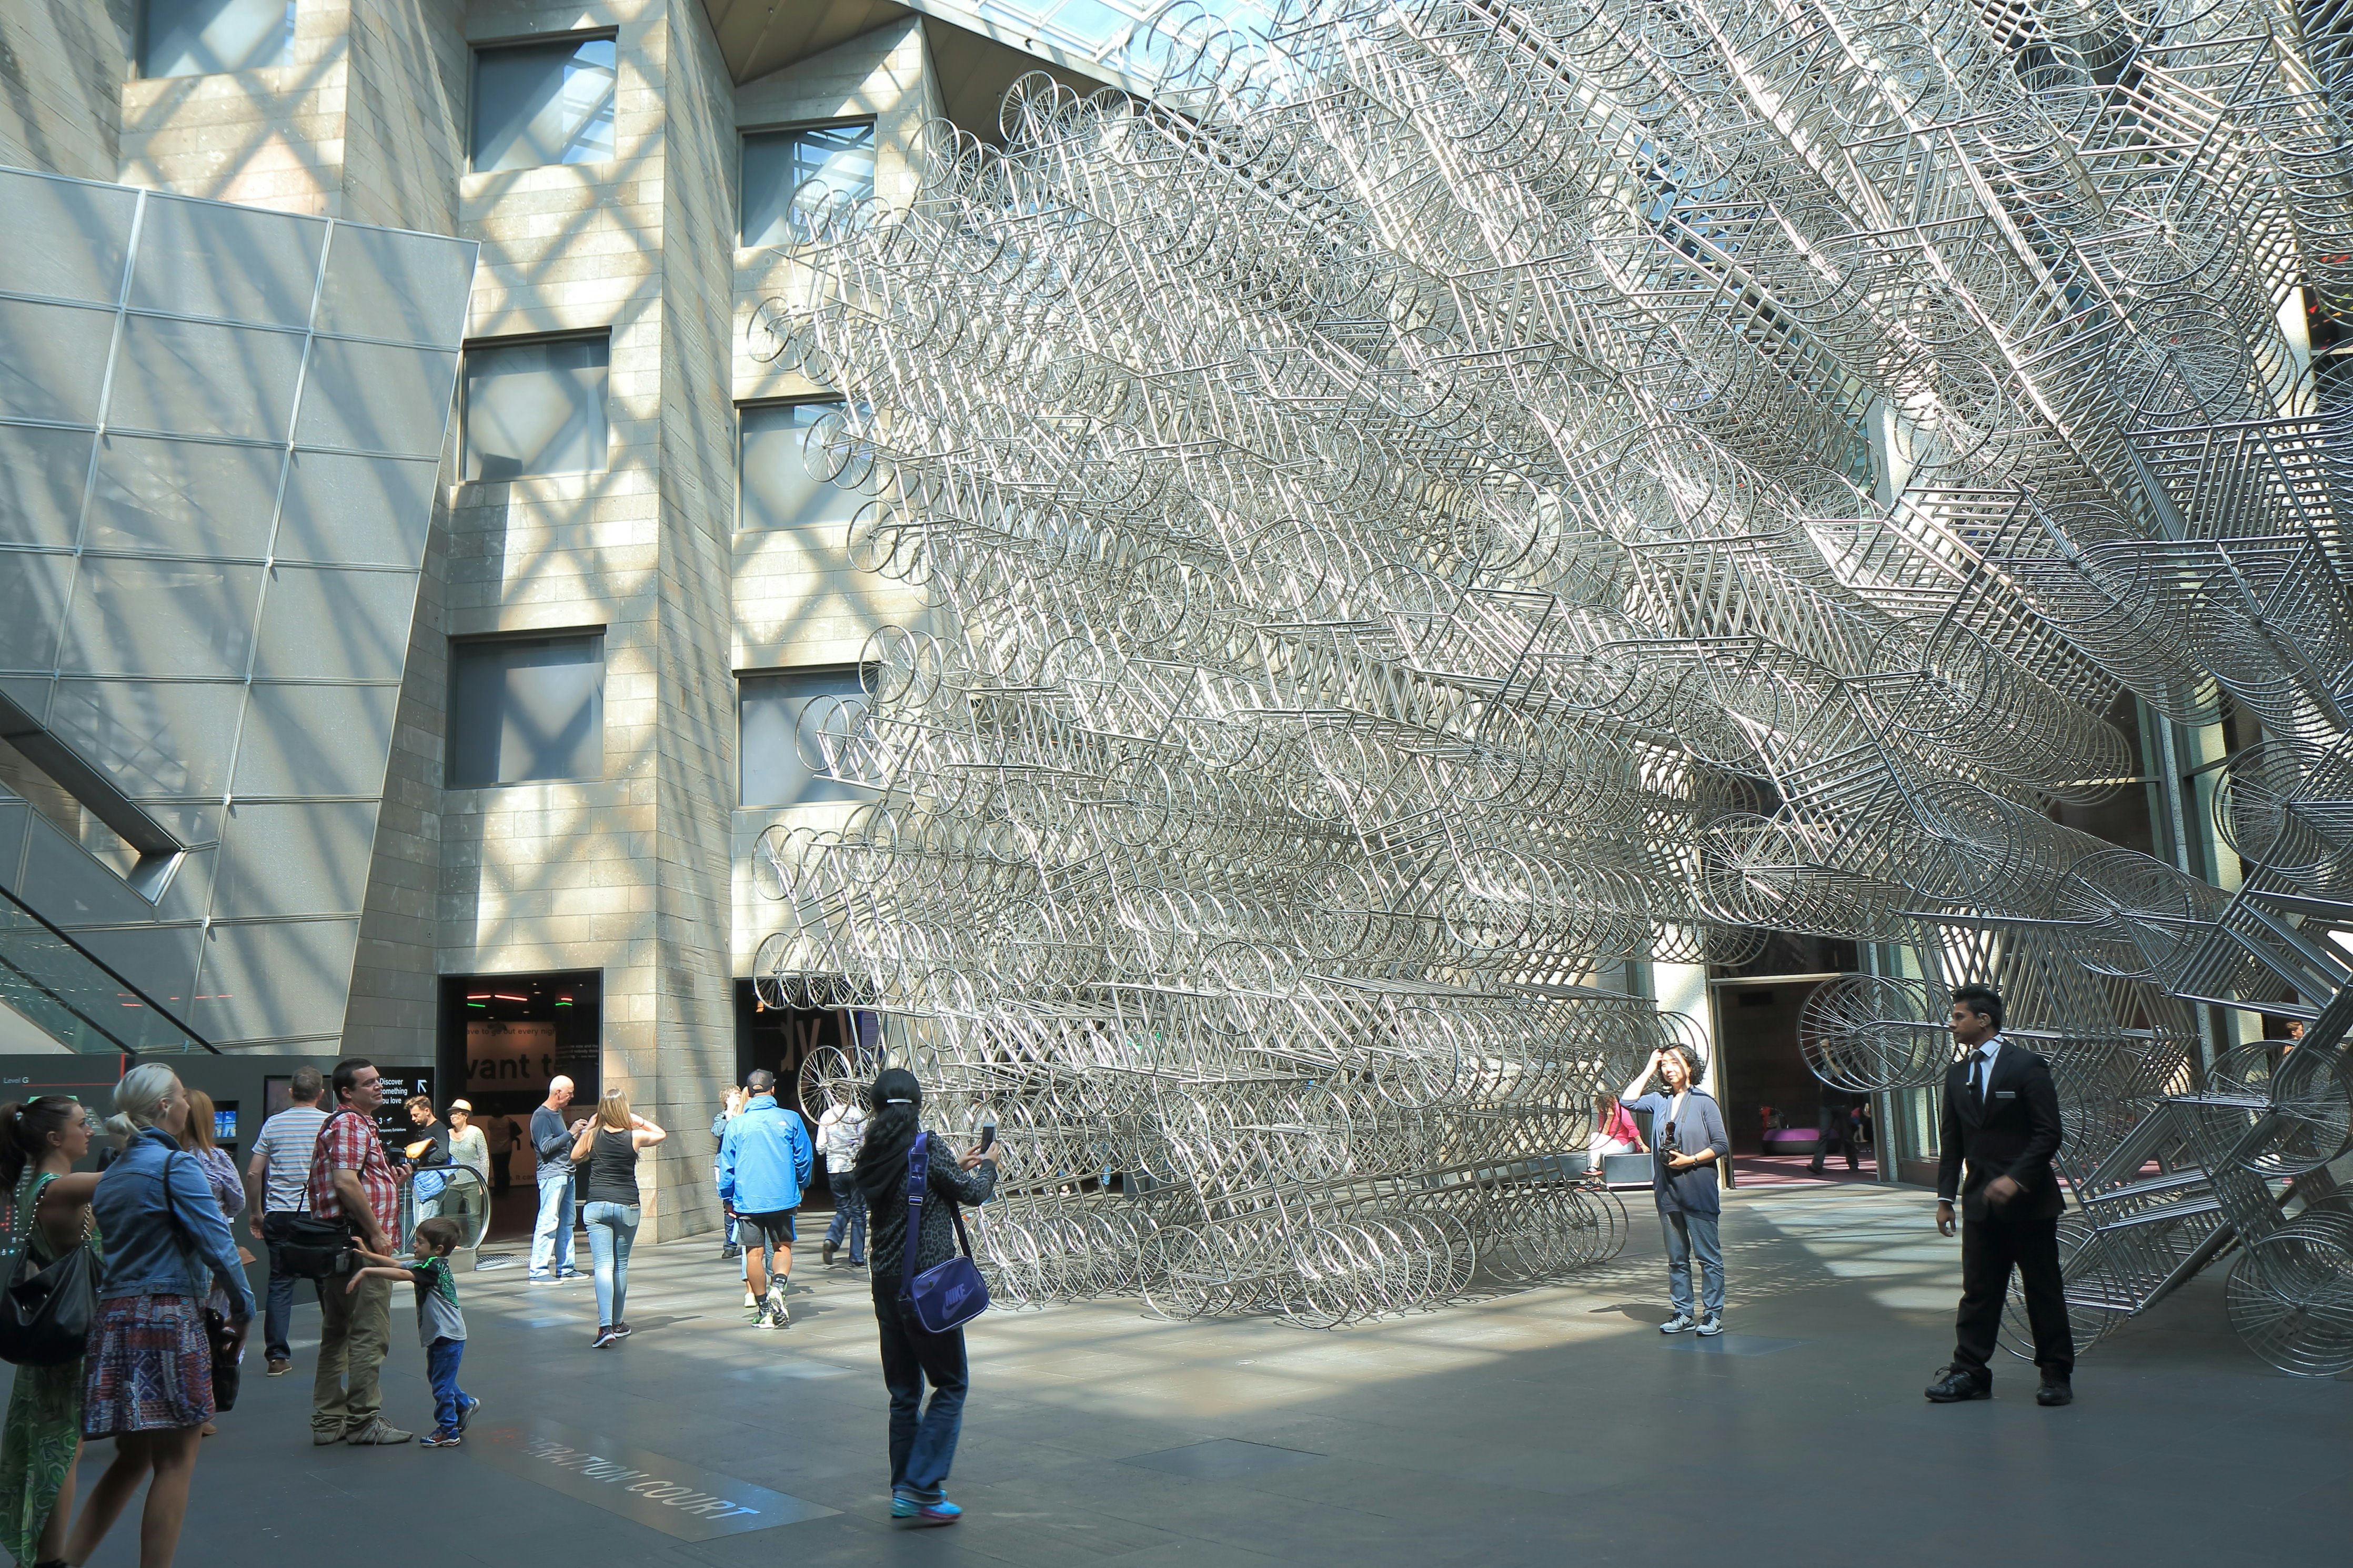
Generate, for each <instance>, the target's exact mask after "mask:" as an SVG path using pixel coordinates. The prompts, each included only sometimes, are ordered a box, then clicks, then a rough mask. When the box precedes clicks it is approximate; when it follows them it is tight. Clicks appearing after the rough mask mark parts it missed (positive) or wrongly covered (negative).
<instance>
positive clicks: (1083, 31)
mask: <svg viewBox="0 0 2353 1568" xmlns="http://www.w3.org/2000/svg"><path fill="white" fill-rule="evenodd" d="M958 3H959V4H961V5H964V6H966V7H969V9H970V10H971V11H972V12H973V14H974V15H976V16H980V17H982V18H984V19H986V20H987V21H988V22H990V23H992V24H994V25H995V26H998V27H1000V28H1018V29H1019V30H1020V31H1021V33H1022V34H1023V36H1024V37H1033V38H1036V39H1037V40H1039V42H1040V43H1044V44H1050V45H1052V46H1054V47H1058V48H1060V49H1063V50H1066V51H1068V52H1069V53H1071V54H1072V55H1074V56H1077V57H1080V58H1085V59H1091V60H1096V61H1099V62H1101V63H1103V64H1104V65H1106V66H1109V67H1111V68H1113V69H1116V68H1118V67H1119V64H1120V59H1121V57H1122V55H1123V54H1124V52H1125V50H1126V48H1127V40H1128V36H1129V34H1130V33H1132V32H1134V30H1135V29H1136V28H1137V27H1139V26H1143V25H1144V24H1145V22H1147V21H1149V20H1150V19H1151V18H1152V16H1154V15H1155V13H1157V12H1159V11H1160V10H1162V9H1164V8H1165V5H1166V0H958ZM1195 4H1196V5H1198V8H1199V9H1200V10H1202V11H1206V12H1208V14H1209V15H1211V16H1217V17H1219V18H1221V19H1222V20H1224V21H1225V22H1227V23H1228V24H1229V25H1230V26H1237V27H1242V28H1256V27H1262V26H1265V24H1266V23H1267V21H1268V20H1269V19H1270V18H1271V13H1272V9H1273V4H1272V0H1195Z"/></svg>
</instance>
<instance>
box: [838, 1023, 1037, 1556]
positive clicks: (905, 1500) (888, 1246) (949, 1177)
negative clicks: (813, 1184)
mask: <svg viewBox="0 0 2353 1568" xmlns="http://www.w3.org/2000/svg"><path fill="white" fill-rule="evenodd" d="M867 1104H868V1105H869V1106H870V1107H871V1109H872V1111H873V1120H872V1121H871V1122H869V1123H868V1124H867V1129H866V1141H865V1142H863V1143H861V1144H860V1145H859V1149H858V1163H857V1165H856V1166H855V1167H854V1168H853V1170H852V1172H851V1179H852V1180H854V1181H855V1182H856V1183H857V1184H858V1185H859V1187H860V1190H862V1191H863V1192H864V1194H865V1195H866V1203H867V1207H868V1210H869V1212H870V1213H871V1215H872V1216H873V1218H872V1222H871V1224H872V1228H871V1230H870V1231H869V1232H868V1235H867V1250H866V1259H867V1264H868V1266H869V1268H871V1271H872V1273H871V1283H872V1289H873V1296H874V1319H875V1322H876V1323H877V1325H878V1326H879V1327H880V1329H881V1338H882V1382H883V1384H884V1385H885V1386H887V1387H888V1388H889V1389H890V1391H891V1517H892V1518H893V1519H902V1520H906V1521H910V1522H911V1523H913V1525H915V1526H916V1527H917V1528H922V1527H924V1526H929V1525H942V1524H954V1523H955V1521H957V1520H959V1519H961V1518H963V1517H964V1510H962V1509H960V1508H958V1507H957V1506H956V1505H955V1504H954V1503H952V1502H950V1501H949V1500H948V1494H947V1482H948V1467H949V1466H950V1465H951V1464H953V1463H954V1462H955V1449H956V1436H957V1434H958V1433H959V1432H960V1431H961V1430H962V1429H963V1426H964V1396H965V1386H966V1384H967V1381H968V1379H967V1376H966V1373H965V1354H964V1330H963V1329H961V1328H955V1329H950V1330H948V1331H946V1332H944V1333H936V1334H935V1333H934V1332H932V1331H930V1330H928V1329H926V1328H924V1327H923V1323H922V1321H920V1320H919V1319H918V1318H917V1317H916V1316H915V1309H914V1304H913V1302H911V1301H910V1300H908V1299H907V1298H906V1296H905V1294H904V1285H903V1281H904V1280H905V1279H906V1269H905V1267H904V1259H905V1257H906V1249H907V1248H908V1247H911V1246H912V1247H913V1248H914V1249H915V1253H914V1258H915V1268H914V1272H916V1273H917V1274H921V1273H922V1272H923V1270H925V1269H927V1268H936V1267H937V1266H938V1265H940V1264H942V1263H944V1262H946V1261H947V1260H948V1259H949V1258H951V1257H953V1256H954V1255H955V1251H956V1232H955V1215H954V1210H955V1207H956V1205H964V1206H965V1207H967V1208H970V1207H976V1206H977V1205H981V1204H984V1203H987V1201H988V1197H989V1194H991V1193H993V1192H995V1191H996V1190H997V1160H998V1159H999V1158H1000V1157H1001V1156H1002V1155H1003V1153H1004V1152H1005V1146H1004V1145H1003V1144H1001V1143H998V1144H996V1146H995V1147H993V1148H991V1147H985V1146H984V1144H976V1145H974V1146H973V1147H972V1148H969V1149H967V1150H965V1152H963V1153H961V1154H958V1153H956V1152H955V1151H954V1150H952V1149H950V1148H949V1147H948V1142H947V1140H946V1139H945V1138H943V1137H940V1136H938V1135H936V1134H934V1136H933V1137H932V1138H931V1139H930V1140H929V1141H928V1142H925V1143H924V1145H923V1152H924V1160H923V1220H922V1222H921V1226H920V1228H919V1229H918V1231H917V1233H916V1234H915V1235H914V1236H913V1237H910V1236H909V1235H908V1234H907V1209H908V1206H909V1205H908V1201H907V1186H908V1182H909V1179H910V1178H909V1172H908V1166H909V1164H910V1163H912V1162H911V1161H910V1158H909V1156H910V1155H911V1154H913V1152H914V1147H915V1137H916V1135H917V1134H918V1133H920V1132H922V1131H923V1085H921V1084H919V1083H917V1082H916V1081H915V1075H914V1074H913V1073H911V1072H909V1071H907V1070H906V1068H884V1069H883V1070H882V1071H881V1073H878V1074H877V1075H875V1079H874V1087H873V1088H872V1089H870V1090H868V1092H867ZM985 1142H994V1140H987V1141H985ZM927 1383H928V1384H931V1389H932V1397H931V1403H930V1404H929V1405H925V1404H924V1403H923V1385H924V1384H927Z"/></svg>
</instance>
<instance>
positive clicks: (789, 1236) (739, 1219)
mask: <svg viewBox="0 0 2353 1568" xmlns="http://www.w3.org/2000/svg"><path fill="white" fill-rule="evenodd" d="M794 1213H795V1211H794V1210H792V1209H778V1210H776V1212H775V1213H774V1214H744V1213H743V1212H742V1211H741V1210H738V1211H737V1212H736V1215H735V1239H736V1240H737V1241H738V1242H739V1243H740V1244H742V1245H743V1246H745V1247H759V1248H760V1249H761V1250H763V1251H765V1250H766V1249H768V1248H769V1247H790V1246H791V1245H792V1244H793V1242H794V1240H795V1239H796V1238H795V1237H794V1235H793V1215H794Z"/></svg>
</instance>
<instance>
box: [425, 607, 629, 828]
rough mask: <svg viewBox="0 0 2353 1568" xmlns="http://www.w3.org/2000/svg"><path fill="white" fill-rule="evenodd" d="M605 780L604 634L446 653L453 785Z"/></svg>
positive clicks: (493, 643) (462, 645)
mask: <svg viewBox="0 0 2353 1568" xmlns="http://www.w3.org/2000/svg"><path fill="white" fill-rule="evenodd" d="M604 776H605V634H604V633H603V632H601V631H597V632H589V633H586V634H580V633H574V634H569V635H566V636H564V637H488V638H483V639H481V640H480V641H470V642H458V643H452V644H451V645H450V647H449V766H448V785H449V787H450V788H451V789H479V788H480V787H482V786H483V785H486V784H528V783H530V782H531V781H533V780H534V779H594V778H602V777H604Z"/></svg>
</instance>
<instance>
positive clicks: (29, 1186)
mask: <svg viewBox="0 0 2353 1568" xmlns="http://www.w3.org/2000/svg"><path fill="white" fill-rule="evenodd" d="M88 1152H90V1113H89V1112H88V1111H86V1110H83V1109H82V1108H81V1106H80V1105H79V1103H78V1102H76V1100H74V1098H73V1097H72V1096H71V1095H66V1094H45V1095H42V1096H40V1097H38V1098H37V1099H35V1100H27V1101H26V1102H24V1103H23V1104H15V1103H11V1104H8V1105H0V1179H5V1181H6V1183H7V1184H8V1186H9V1188H10V1190H11V1191H13V1192H14V1193H15V1194H16V1204H15V1206H14V1209H13V1211H12V1213H11V1215H10V1216H9V1218H10V1229H9V1239H10V1241H11V1243H12V1244H16V1245H21V1246H23V1247H27V1248H29V1249H30V1250H31V1252H32V1255H33V1259H34V1261H35V1262H36V1263H39V1264H44V1265H46V1264H48V1263H52V1262H54V1261H56V1260H57V1259H58V1258H61V1257H63V1256H64V1255H65V1253H66V1251H67V1250H68V1249H69V1248H70V1247H80V1246H84V1245H88V1246H90V1247H91V1248H93V1249H95V1248H96V1247H97V1245H98V1240H97V1237H96V1236H95V1235H93V1234H91V1233H90V1194H92V1193H95V1192H96V1191H97V1190H98V1173H97V1172H95V1171H85V1172H76V1171H75V1170H74V1168H73V1167H74V1164H75V1163H76V1162H77V1161H79V1160H80V1159H81V1157H82V1156H83V1155H84V1154H86V1153H88ZM81 1373H82V1367H81V1358H80V1357H79V1356H76V1357H75V1358H74V1359H73V1360H71V1361H69V1362H67V1363H64V1364H63V1365H61V1366H20V1367H18V1368H17V1369H16V1386H15V1387H14V1388H12V1389H11V1390H10V1391H9V1394H8V1421H7V1425H6V1426H5V1428H0V1533H5V1537H6V1541H5V1544H6V1546H7V1548H8V1551H9V1553H10V1554H11V1555H12V1556H14V1557H15V1558H16V1561H17V1562H18V1563H22V1564H24V1565H25V1568H49V1565H51V1564H56V1563H63V1562H64V1561H65V1544H66V1521H67V1519H68V1517H69V1515H70V1514H71V1513H72V1512H73V1491H74V1461H75V1460H76V1459H77V1458H80V1456H81Z"/></svg>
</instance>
